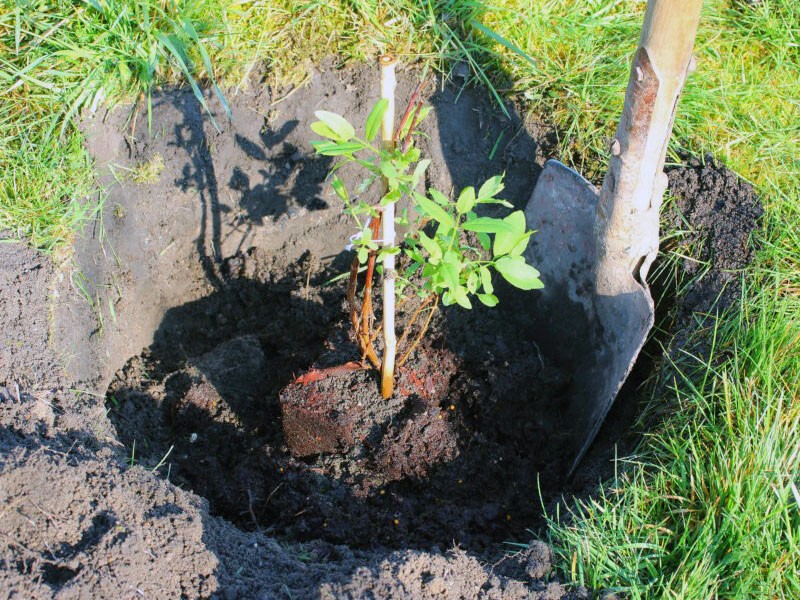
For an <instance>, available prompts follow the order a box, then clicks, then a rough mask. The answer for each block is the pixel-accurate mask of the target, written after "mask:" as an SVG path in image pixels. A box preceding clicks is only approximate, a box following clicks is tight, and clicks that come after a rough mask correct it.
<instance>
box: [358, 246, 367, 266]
mask: <svg viewBox="0 0 800 600" xmlns="http://www.w3.org/2000/svg"><path fill="white" fill-rule="evenodd" d="M367 258H369V250H367V249H366V248H364V247H363V246H362V247H361V248H359V249H358V262H360V263H361V264H362V265H363V264H364V263H365V262H367Z"/></svg>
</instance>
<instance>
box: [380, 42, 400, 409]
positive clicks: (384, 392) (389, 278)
mask: <svg viewBox="0 0 800 600" xmlns="http://www.w3.org/2000/svg"><path fill="white" fill-rule="evenodd" d="M380 65H381V98H382V99H385V100H386V101H387V102H388V106H387V108H386V112H384V113H383V122H382V123H381V143H382V145H383V147H384V148H385V149H387V150H391V149H393V148H394V141H393V140H394V89H395V84H396V80H395V74H394V65H395V61H394V57H392V56H389V55H383V56H381V58H380ZM382 183H383V190H382V192H383V194H385V193H386V192H387V191H388V184H387V182H386V180H385V179H384V180H383V182H382ZM381 226H382V229H383V231H382V236H381V237H382V239H383V247H384V248H386V249H391V248H393V247H394V237H395V231H394V203H393V202H390V203H388V204H387V205H386V206H385V207H383V215H382V218H381ZM394 279H395V272H394V254H386V255H384V258H383V363H382V365H381V396H383V398H384V399H385V398H390V397H391V396H392V394H393V393H394V365H395V354H396V353H397V336H396V334H395V324H394V313H395V293H394Z"/></svg>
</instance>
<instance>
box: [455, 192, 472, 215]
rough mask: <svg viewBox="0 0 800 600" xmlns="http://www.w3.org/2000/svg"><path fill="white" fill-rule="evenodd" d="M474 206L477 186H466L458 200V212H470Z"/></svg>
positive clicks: (461, 213)
mask: <svg viewBox="0 0 800 600" xmlns="http://www.w3.org/2000/svg"><path fill="white" fill-rule="evenodd" d="M474 206H475V188H474V187H472V186H470V187H467V188H464V189H463V190H462V191H461V194H459V196H458V201H457V202H456V210H457V211H458V214H460V215H463V214H465V213H468V212H469V211H471V210H472V208H473V207H474Z"/></svg>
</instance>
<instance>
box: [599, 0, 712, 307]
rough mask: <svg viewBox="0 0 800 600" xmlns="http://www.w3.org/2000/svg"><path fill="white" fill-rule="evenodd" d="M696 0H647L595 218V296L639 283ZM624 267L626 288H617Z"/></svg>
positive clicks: (653, 244) (652, 246)
mask: <svg viewBox="0 0 800 600" xmlns="http://www.w3.org/2000/svg"><path fill="white" fill-rule="evenodd" d="M701 6H702V0H649V2H648V3H647V10H646V12H645V16H644V24H643V26H642V34H641V37H640V40H639V48H638V49H637V50H636V54H635V56H634V60H633V65H632V67H631V74H630V79H629V81H628V88H627V91H626V93H625V107H624V109H623V112H622V117H621V119H620V122H619V126H618V128H617V133H616V136H615V138H614V141H613V142H612V145H611V154H612V156H611V159H610V161H609V167H608V172H607V174H606V177H605V180H604V181H603V187H602V190H601V192H600V202H599V204H598V215H597V217H598V218H597V231H596V242H597V246H596V247H597V265H598V271H597V286H598V289H597V291H598V293H599V294H601V295H602V294H606V293H607V294H609V295H610V294H618V293H621V292H625V291H634V288H635V286H636V285H637V283H638V285H640V286H642V285H645V278H646V276H647V269H648V268H649V266H650V263H651V262H652V260H653V259H654V258H655V255H656V253H657V251H658V209H659V207H660V204H661V197H662V195H663V192H664V189H665V187H666V176H665V175H664V173H663V172H662V170H663V167H664V159H665V157H666V152H667V144H668V142H669V137H670V135H671V133H672V124H673V119H674V116H675V108H676V105H677V102H678V97H679V95H680V93H681V90H682V88H683V83H684V81H685V80H686V76H687V73H688V71H689V67H690V62H691V59H692V48H693V46H694V39H695V35H696V33H697V25H698V23H699V21H700V8H701ZM623 272H627V279H628V281H629V288H630V289H628V290H620V289H619V283H618V282H619V281H621V280H622V277H621V275H623Z"/></svg>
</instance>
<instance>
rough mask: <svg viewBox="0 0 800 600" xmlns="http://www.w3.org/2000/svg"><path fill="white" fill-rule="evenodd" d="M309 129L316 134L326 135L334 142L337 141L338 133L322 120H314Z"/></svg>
mask: <svg viewBox="0 0 800 600" xmlns="http://www.w3.org/2000/svg"><path fill="white" fill-rule="evenodd" d="M311 131H313V132H314V133H316V134H317V135H321V136H322V137H326V138H328V139H329V140H333V141H335V142H338V141H339V135H338V134H337V133H336V132H335V131H334V130H333V129H331V128H330V127H328V126H327V125H326V124H325V123H323V122H322V121H314V122H313V123H312V124H311Z"/></svg>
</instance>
